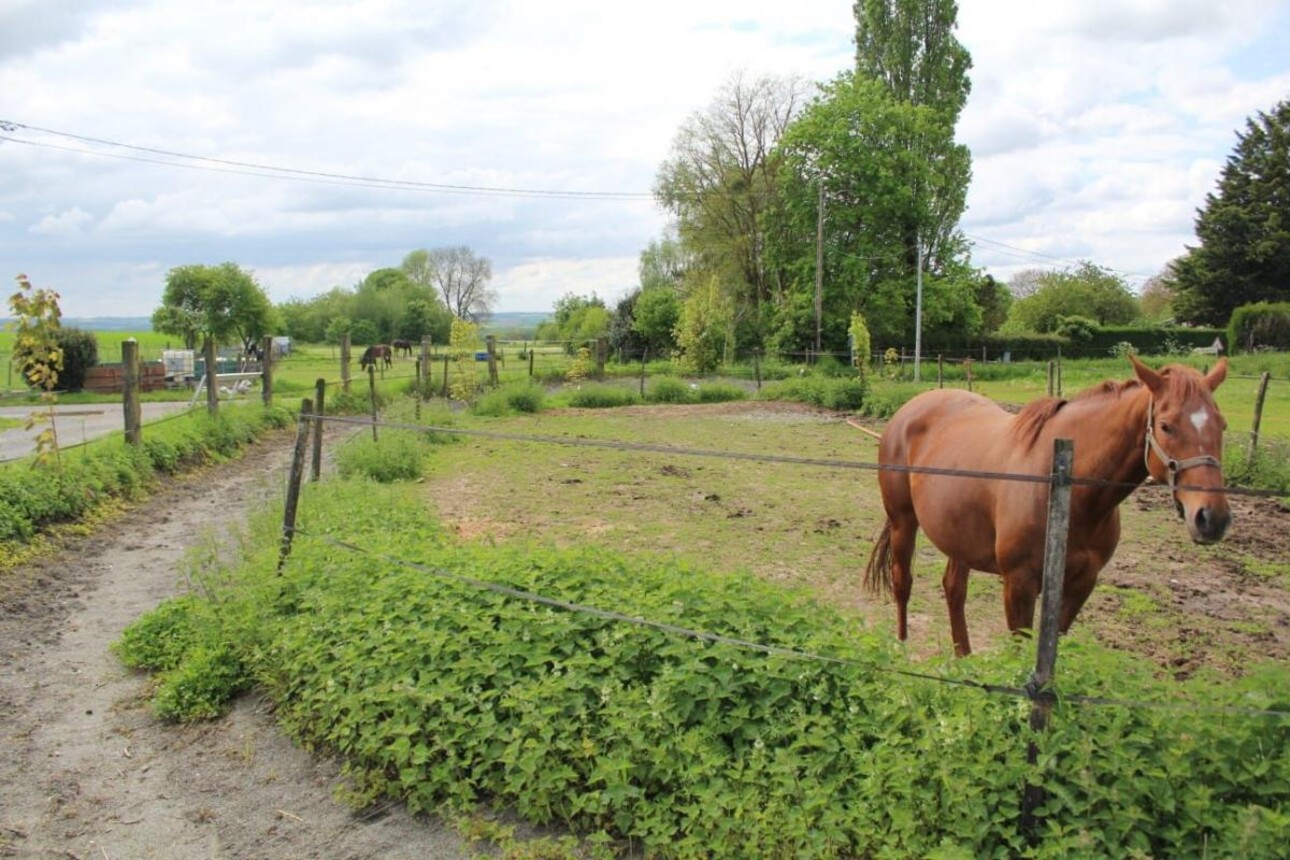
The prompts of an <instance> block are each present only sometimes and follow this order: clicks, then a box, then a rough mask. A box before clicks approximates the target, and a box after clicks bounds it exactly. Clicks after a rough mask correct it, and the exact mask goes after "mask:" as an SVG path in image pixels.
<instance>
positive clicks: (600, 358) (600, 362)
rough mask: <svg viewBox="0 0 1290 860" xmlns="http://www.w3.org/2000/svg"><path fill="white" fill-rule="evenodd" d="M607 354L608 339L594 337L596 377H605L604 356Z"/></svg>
mask: <svg viewBox="0 0 1290 860" xmlns="http://www.w3.org/2000/svg"><path fill="white" fill-rule="evenodd" d="M608 355H609V341H607V340H605V339H604V338H603V337H598V338H596V379H600V380H603V379H604V378H605V358H606V357H607V356H608Z"/></svg>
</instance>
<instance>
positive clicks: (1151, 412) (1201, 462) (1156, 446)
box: [1142, 397, 1223, 513]
mask: <svg viewBox="0 0 1290 860" xmlns="http://www.w3.org/2000/svg"><path fill="white" fill-rule="evenodd" d="M1155 410H1156V399H1155V398H1154V397H1149V398H1148V399H1147V438H1146V442H1145V443H1144V444H1143V451H1142V462H1143V463H1144V464H1145V465H1146V467H1147V476H1148V477H1151V452H1153V451H1154V452H1155V454H1156V459H1158V460H1159V461H1160V462H1161V463H1163V464H1164V466H1165V470H1166V471H1167V472H1168V481H1169V489H1170V490H1171V491H1172V492H1173V493H1174V505H1175V507H1177V508H1179V513H1181V508H1182V505H1181V504H1179V502H1178V492H1177V489H1176V487H1177V485H1178V476H1179V475H1181V474H1182V473H1183V472H1185V471H1186V470H1188V469H1191V468H1194V467H1196V466H1213V467H1215V468H1217V469H1221V468H1223V464H1222V463H1220V462H1219V460H1218V458H1217V457H1213V456H1210V455H1209V454H1200V455H1199V456H1196V457H1188V458H1187V459H1185V460H1175V459H1174V458H1173V457H1170V456H1169V455H1168V454H1166V453H1165V449H1164V448H1161V447H1160V443H1159V442H1157V441H1156V431H1155Z"/></svg>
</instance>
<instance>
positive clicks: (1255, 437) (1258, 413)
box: [1249, 370, 1272, 463]
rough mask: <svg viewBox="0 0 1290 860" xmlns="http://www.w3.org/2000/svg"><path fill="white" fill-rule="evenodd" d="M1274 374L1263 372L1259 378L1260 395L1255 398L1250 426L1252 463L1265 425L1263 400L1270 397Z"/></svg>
mask: <svg viewBox="0 0 1290 860" xmlns="http://www.w3.org/2000/svg"><path fill="white" fill-rule="evenodd" d="M1271 377H1272V374H1271V373H1269V372H1268V371H1266V370H1265V371H1263V375H1262V376H1260V377H1259V393H1258V395H1257V396H1255V398H1254V423H1253V424H1252V425H1251V426H1250V458H1249V459H1250V462H1251V463H1253V462H1254V456H1255V455H1256V454H1257V453H1258V452H1259V425H1260V424H1262V423H1263V398H1265V397H1267V396H1268V380H1269V379H1271Z"/></svg>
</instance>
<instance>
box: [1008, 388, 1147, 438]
mask: <svg viewBox="0 0 1290 860" xmlns="http://www.w3.org/2000/svg"><path fill="white" fill-rule="evenodd" d="M1141 385H1142V383H1141V382H1139V381H1138V380H1136V379H1128V380H1125V381H1124V382H1117V381H1115V380H1113V379H1108V380H1107V381H1106V382H1102V383H1099V384H1098V385H1094V386H1093V387H1092V388H1086V389H1085V390H1083V391H1081V392H1079V393H1078V394H1076V395H1074V396H1073V397H1071V398H1070V399H1069V400H1067V399H1065V398H1061V397H1040V398H1039V399H1037V400H1032V401H1031V402H1029V403H1027V404H1026V405H1025V406H1023V407H1022V409H1021V411H1020V412H1018V413H1017V414H1016V416H1015V417H1014V418H1013V419H1012V432H1013V434H1014V435H1015V436H1016V437H1017V441H1018V442H1020V443H1021V444H1022V445H1024V446H1026V447H1027V448H1029V447H1031V446H1033V445H1034V444H1035V442H1036V441H1038V439H1039V434H1040V432H1041V431H1043V429H1044V427H1045V426H1047V424H1048V422H1049V421H1051V420H1052V419H1053V416H1055V415H1056V414H1057V413H1058V412H1060V411H1061V410H1062V408H1063V407H1065V406H1066V405H1067V404H1068V403H1076V402H1084V401H1087V400H1099V399H1112V400H1113V399H1118V398H1119V397H1120V396H1121V395H1123V394H1124V393H1125V392H1126V391H1131V390H1136V389H1137V388H1138V387H1139V386H1141Z"/></svg>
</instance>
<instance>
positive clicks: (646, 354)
mask: <svg viewBox="0 0 1290 860" xmlns="http://www.w3.org/2000/svg"><path fill="white" fill-rule="evenodd" d="M648 361H649V347H648V346H647V347H645V349H644V350H643V351H642V352H641V400H644V399H645V364H646V362H648Z"/></svg>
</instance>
